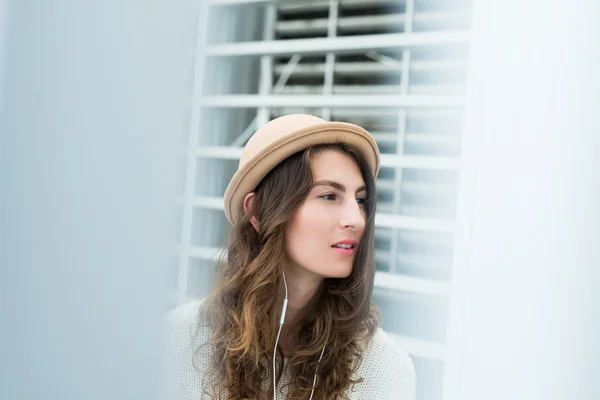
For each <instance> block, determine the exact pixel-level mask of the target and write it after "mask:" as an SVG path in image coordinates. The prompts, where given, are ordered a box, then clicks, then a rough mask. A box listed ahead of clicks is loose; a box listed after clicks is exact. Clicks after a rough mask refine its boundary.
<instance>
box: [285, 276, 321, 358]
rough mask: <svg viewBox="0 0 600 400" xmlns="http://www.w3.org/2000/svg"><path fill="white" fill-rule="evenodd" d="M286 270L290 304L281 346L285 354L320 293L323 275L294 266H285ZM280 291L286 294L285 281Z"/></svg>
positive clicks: (286, 314)
mask: <svg viewBox="0 0 600 400" xmlns="http://www.w3.org/2000/svg"><path fill="white" fill-rule="evenodd" d="M284 271H285V278H286V282H287V289H288V304H287V309H286V313H285V319H284V323H283V327H282V329H281V338H282V339H283V340H282V341H281V347H282V349H283V351H284V354H285V353H286V352H289V351H290V349H291V347H292V346H293V340H294V336H295V333H297V330H298V329H299V328H300V323H301V322H302V319H303V318H304V316H305V314H306V311H307V308H308V307H309V306H310V305H311V302H312V301H313V300H316V299H315V296H317V295H318V293H319V288H320V287H321V283H322V281H323V277H321V276H316V275H314V274H311V273H306V271H305V270H301V269H300V268H295V267H293V266H290V267H287V268H285V269H284ZM280 291H281V294H282V297H283V295H284V294H285V288H284V285H283V281H282V282H281V287H280Z"/></svg>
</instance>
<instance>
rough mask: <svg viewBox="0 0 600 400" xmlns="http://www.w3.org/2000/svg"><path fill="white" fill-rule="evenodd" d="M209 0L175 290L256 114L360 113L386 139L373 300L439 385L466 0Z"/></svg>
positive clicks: (184, 280)
mask: <svg viewBox="0 0 600 400" xmlns="http://www.w3.org/2000/svg"><path fill="white" fill-rule="evenodd" d="M206 4H208V3H205V2H200V6H199V7H207V8H208V9H207V11H208V15H206V14H204V15H203V14H202V11H201V12H200V13H199V15H200V16H201V17H200V18H199V24H198V26H199V27H198V32H197V34H196V42H195V46H194V49H193V50H191V51H190V54H191V56H192V58H193V59H194V65H195V67H194V73H193V82H194V85H193V88H194V90H193V92H192V93H191V96H190V99H189V102H188V104H187V106H188V107H189V108H188V110H189V112H190V121H191V122H190V126H189V132H188V135H187V136H186V137H185V138H184V139H183V140H182V151H181V156H182V165H185V174H184V179H182V180H183V181H184V182H185V184H184V187H183V190H182V196H181V198H180V201H179V209H180V210H181V214H180V215H181V218H182V221H183V223H182V224H181V230H180V232H181V233H180V235H179V242H178V244H177V246H176V248H177V250H178V252H179V259H178V266H179V268H178V270H177V290H176V292H175V295H174V296H175V297H174V301H175V302H177V303H181V302H184V301H187V300H189V299H190V298H193V297H196V296H201V295H203V294H205V293H206V292H207V291H208V290H210V287H211V284H212V283H211V278H210V277H209V275H208V271H209V270H212V268H213V266H214V263H215V259H216V256H217V255H218V252H219V248H220V246H221V245H222V244H223V241H224V240H225V237H226V234H227V232H228V229H229V225H228V223H227V221H226V219H225V217H224V214H223V202H222V196H223V193H224V191H225V187H226V185H227V182H228V180H229V178H230V177H231V176H232V175H233V173H234V172H235V170H236V168H237V163H238V160H239V156H240V153H241V149H242V147H243V145H244V144H245V142H246V141H247V139H248V137H249V136H250V135H251V134H252V133H253V132H254V130H255V129H256V128H257V127H259V126H261V125H263V124H264V123H266V122H267V121H269V120H270V119H272V118H275V117H277V116H280V115H284V114H287V113H291V112H306V113H312V114H315V115H320V116H322V117H324V118H326V119H331V120H342V121H347V122H352V123H357V124H359V125H361V126H363V127H365V128H366V129H367V130H369V131H370V132H372V133H373V135H374V137H375V139H376V140H377V142H378V145H379V147H380V150H381V152H382V160H381V161H382V168H381V172H380V176H379V178H378V181H377V187H378V197H379V198H378V201H379V202H378V212H377V215H376V226H377V228H376V235H375V242H376V261H377V270H378V272H377V276H376V280H375V285H376V290H375V293H374V301H375V302H376V303H377V304H378V305H379V306H380V307H381V309H382V311H383V328H384V329H385V330H386V331H387V332H389V333H390V334H391V335H392V336H393V337H394V338H396V339H397V341H398V342H399V343H400V345H401V346H402V347H404V348H405V349H406V350H407V351H408V352H409V354H410V355H411V356H412V358H413V361H414V363H415V366H416V369H417V377H418V385H417V386H418V398H419V399H432V400H433V399H440V398H441V392H442V381H443V373H444V362H445V360H444V356H445V332H446V325H447V321H448V311H447V306H448V296H449V290H450V283H451V278H452V271H451V267H452V256H453V254H452V251H453V234H454V227H455V219H456V200H457V190H458V187H457V186H458V169H459V166H460V155H461V132H462V125H463V115H462V113H463V104H464V95H465V82H466V63H467V56H468V54H467V50H468V43H469V28H470V17H471V13H470V3H469V2H467V1H454V2H447V1H441V0H439V1H431V2H430V1H427V2H426V1H419V0H406V1H405V2H398V1H389V0H388V1H386V0H372V1H356V0H345V1H344V0H327V1H325V0H320V1H315V0H311V1H309V0H306V1H282V2H266V1H250V0H248V1H241V0H220V1H219V0H212V1H211V2H210V5H208V6H207V5H206ZM203 18H204V19H203ZM201 25H202V26H201ZM201 53H203V54H204V56H199V55H200V54H201ZM182 175H183V174H182Z"/></svg>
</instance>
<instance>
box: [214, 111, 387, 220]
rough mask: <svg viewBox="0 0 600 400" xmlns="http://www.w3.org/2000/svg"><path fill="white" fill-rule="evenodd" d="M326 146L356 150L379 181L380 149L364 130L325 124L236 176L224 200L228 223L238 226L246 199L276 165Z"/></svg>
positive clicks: (294, 136)
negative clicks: (322, 145) (345, 146)
mask: <svg viewBox="0 0 600 400" xmlns="http://www.w3.org/2000/svg"><path fill="white" fill-rule="evenodd" d="M327 143H345V144H347V145H349V146H351V147H352V148H354V149H356V150H357V151H358V152H360V153H361V154H362V156H363V157H364V158H365V160H366V162H367V164H368V166H369V169H370V171H371V173H372V174H373V177H374V178H375V177H377V174H378V172H379V149H378V147H377V143H376V142H375V140H374V139H373V137H372V136H371V134H370V133H369V132H367V131H366V130H365V129H363V128H361V127H360V126H358V125H354V124H350V123H346V122H326V123H323V124H317V125H312V126H310V127H307V128H302V129H299V130H296V131H293V132H290V133H289V134H288V135H285V136H283V137H281V138H279V139H277V140H275V141H273V142H272V143H270V144H269V145H268V146H266V147H265V148H263V149H261V150H260V151H259V152H257V153H256V154H254V155H253V156H252V158H250V159H249V160H248V161H247V162H246V163H245V164H244V165H243V166H242V167H240V169H238V170H237V172H236V173H235V174H234V175H233V177H232V178H231V181H230V182H229V185H228V186H227V190H226V191H225V196H224V203H225V204H224V206H225V215H226V217H227V219H228V220H229V222H230V223H231V224H232V225H233V226H236V224H237V222H238V220H239V218H240V215H241V212H242V203H243V201H244V197H245V196H246V195H247V194H248V193H250V192H252V191H253V190H254V189H255V188H256V186H258V184H259V183H260V181H261V180H262V179H263V178H264V177H265V176H266V175H267V174H268V173H269V171H271V170H272V169H273V168H274V167H275V166H276V165H277V164H279V163H280V162H282V161H283V160H285V159H286V158H288V157H289V156H291V155H292V154H294V153H297V152H298V151H301V150H304V149H306V148H308V147H311V146H314V145H318V144H327Z"/></svg>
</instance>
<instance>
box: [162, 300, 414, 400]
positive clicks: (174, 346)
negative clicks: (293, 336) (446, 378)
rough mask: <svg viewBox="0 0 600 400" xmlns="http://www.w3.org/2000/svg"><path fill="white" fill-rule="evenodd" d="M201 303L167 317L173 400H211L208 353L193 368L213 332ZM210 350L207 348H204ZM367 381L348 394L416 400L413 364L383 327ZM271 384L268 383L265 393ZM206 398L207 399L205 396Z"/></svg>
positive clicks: (368, 353) (366, 356)
mask: <svg viewBox="0 0 600 400" xmlns="http://www.w3.org/2000/svg"><path fill="white" fill-rule="evenodd" d="M200 305H201V301H194V302H191V303H188V304H184V305H182V306H179V307H177V308H176V309H174V310H172V311H170V312H169V313H168V314H167V318H166V322H167V337H168V341H167V343H168V346H167V352H168V354H167V359H168V366H167V367H168V393H169V399H170V400H200V399H203V398H206V399H208V398H209V397H208V396H207V395H203V393H204V390H203V389H202V381H203V379H202V378H203V375H204V373H203V372H204V371H206V369H207V368H208V365H209V362H210V360H209V357H208V353H206V352H205V353H201V354H200V356H199V357H197V358H196V362H197V366H198V367H199V371H197V370H196V369H195V368H194V366H193V360H192V358H193V354H194V351H195V349H197V348H198V347H199V346H200V345H201V344H202V343H205V342H207V341H208V339H209V337H210V332H209V330H208V329H207V328H201V329H198V327H199V325H200V320H199V318H200ZM204 348H206V347H204ZM356 377H362V378H363V379H364V381H363V382H361V383H358V384H356V385H355V386H354V387H353V388H352V389H351V390H349V391H348V393H347V395H348V397H349V398H350V399H351V400H414V399H415V371H414V367H413V364H412V361H411V359H410V357H409V356H408V354H406V352H405V351H403V350H402V349H400V348H399V347H398V345H397V344H396V342H394V340H393V339H391V338H390V337H389V336H388V335H387V334H386V333H385V332H384V331H383V330H382V329H381V328H378V329H377V332H376V333H375V335H374V336H373V338H372V339H371V341H370V342H369V343H368V344H367V345H366V347H365V350H364V353H363V362H362V364H361V365H360V367H359V369H358V371H357V376H356ZM286 382H289V379H288V378H287V377H286V374H285V370H284V375H283V376H282V378H281V379H280V382H279V385H278V390H277V392H278V396H277V399H278V400H284V399H285V388H283V386H285V383H286ZM267 385H272V381H271V382H265V383H264V386H265V390H267V388H268V386H267ZM203 396H204V397H203Z"/></svg>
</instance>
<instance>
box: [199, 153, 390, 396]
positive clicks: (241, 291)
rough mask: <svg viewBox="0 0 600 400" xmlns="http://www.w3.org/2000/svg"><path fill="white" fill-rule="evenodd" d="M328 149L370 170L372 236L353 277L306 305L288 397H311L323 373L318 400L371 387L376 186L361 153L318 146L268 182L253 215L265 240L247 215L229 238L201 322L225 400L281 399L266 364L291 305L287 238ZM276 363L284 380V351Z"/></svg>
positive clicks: (328, 284) (326, 283) (212, 376)
mask: <svg viewBox="0 0 600 400" xmlns="http://www.w3.org/2000/svg"><path fill="white" fill-rule="evenodd" d="M327 149H329V150H335V151H339V152H342V153H343V154H346V155H348V156H350V157H351V158H352V159H353V160H354V161H355V162H356V164H357V165H358V167H359V169H360V171H361V174H362V176H363V179H364V181H365V184H366V187H367V199H366V202H365V210H366V221H365V222H366V223H365V230H364V233H363V236H362V240H361V241H360V243H359V245H358V248H357V252H356V256H355V258H354V263H353V268H352V272H351V273H350V275H349V276H348V277H346V278H326V279H324V280H323V282H322V284H321V287H320V289H319V292H318V293H317V295H316V296H315V297H314V298H313V300H312V301H311V303H309V305H308V306H307V310H306V312H305V316H304V318H303V320H302V322H301V324H300V329H299V333H298V335H297V337H295V342H294V343H295V345H294V352H293V354H292V355H291V356H290V357H289V359H288V363H287V364H288V368H289V376H290V382H289V392H288V393H289V394H288V398H291V399H308V398H309V396H310V392H311V390H312V384H313V376H314V374H315V369H316V368H317V364H318V368H319V369H318V370H319V376H318V379H317V383H316V386H315V390H314V398H316V399H347V396H346V394H345V393H347V390H348V389H351V387H352V386H353V385H354V384H356V383H358V382H360V381H361V380H362V378H360V377H354V374H355V372H356V371H357V369H358V367H359V365H360V363H361V362H362V347H361V346H362V345H363V344H366V343H367V342H368V340H370V338H371V337H372V336H373V334H374V333H375V331H376V329H377V326H378V323H379V314H378V311H377V309H376V307H375V306H374V305H373V304H372V303H371V295H372V292H373V281H374V276H375V261H374V237H373V230H374V216H375V207H376V194H375V182H374V178H373V176H372V174H371V172H370V170H369V169H368V167H367V164H366V161H365V160H364V158H363V157H362V156H361V154H360V153H358V152H357V151H355V150H354V149H353V148H351V147H349V146H348V145H345V144H342V143H335V144H325V145H316V146H313V147H310V148H308V149H305V150H303V151H300V152H298V153H296V154H294V155H292V156H290V157H288V158H287V159H285V160H284V161H282V162H281V163H280V164H278V165H277V166H276V167H275V168H274V169H273V170H272V171H271V172H269V174H268V175H267V176H265V178H263V180H262V181H261V182H260V184H259V185H258V187H257V188H256V190H255V200H254V201H253V204H252V210H251V212H250V213H249V214H250V215H254V216H256V217H257V219H258V221H260V229H259V230H258V231H257V230H256V229H254V228H253V227H252V224H251V223H250V221H249V217H248V216H247V215H246V214H245V213H244V212H243V210H239V212H240V220H239V221H240V222H239V223H238V224H237V226H236V228H234V229H233V230H232V232H231V234H230V237H229V239H228V242H229V243H228V246H226V247H227V255H226V259H224V260H222V262H221V263H220V264H219V266H218V275H217V281H216V286H215V289H214V290H213V291H212V293H211V294H210V295H209V296H208V297H207V298H206V300H205V301H204V303H203V305H202V308H201V310H200V312H201V314H202V318H201V321H204V323H205V324H206V325H205V326H208V327H209V328H210V332H211V338H210V340H209V341H208V342H207V343H205V344H204V345H208V346H210V348H211V354H212V356H211V358H212V361H211V363H210V365H211V369H210V371H209V373H208V377H209V382H210V383H209V385H208V386H209V387H210V388H212V390H213V394H214V395H215V396H218V398H219V399H222V398H225V399H227V400H233V399H260V400H263V399H265V400H266V399H269V398H272V397H273V388H272V387H271V388H270V389H268V391H266V390H265V386H261V383H262V382H265V380H267V379H270V376H271V374H272V372H271V371H270V369H269V368H268V365H269V363H267V362H265V361H269V362H271V363H272V361H273V355H272V354H273V353H272V352H273V348H274V346H275V338H276V335H277V328H278V322H279V318H280V315H279V313H280V310H281V304H280V301H281V300H282V299H280V298H278V297H277V296H275V295H274V293H278V288H279V287H280V283H281V280H282V274H281V268H282V265H284V264H285V262H286V254H285V242H284V231H285V227H286V224H287V222H288V221H289V220H290V219H291V217H292V216H293V215H294V213H295V212H296V211H297V210H298V209H299V207H300V206H301V205H302V204H303V202H304V200H305V199H306V197H307V196H308V193H309V191H310V189H311V186H312V184H313V174H312V170H311V165H310V161H311V157H312V156H313V155H314V154H316V153H318V152H321V151H324V150H327ZM200 347H202V346H200ZM323 348H325V352H324V354H323V358H322V360H321V362H320V363H319V362H318V360H319V355H320V353H321V350H322V349H323ZM197 354H199V349H196V355H197ZM276 358H277V360H276V362H277V364H278V368H277V369H278V373H277V381H279V379H280V378H281V375H282V373H283V362H282V360H283V353H282V351H281V348H279V346H278V349H277V357H276ZM266 387H268V385H266ZM215 393H217V394H215ZM224 393H225V394H224Z"/></svg>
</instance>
